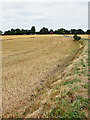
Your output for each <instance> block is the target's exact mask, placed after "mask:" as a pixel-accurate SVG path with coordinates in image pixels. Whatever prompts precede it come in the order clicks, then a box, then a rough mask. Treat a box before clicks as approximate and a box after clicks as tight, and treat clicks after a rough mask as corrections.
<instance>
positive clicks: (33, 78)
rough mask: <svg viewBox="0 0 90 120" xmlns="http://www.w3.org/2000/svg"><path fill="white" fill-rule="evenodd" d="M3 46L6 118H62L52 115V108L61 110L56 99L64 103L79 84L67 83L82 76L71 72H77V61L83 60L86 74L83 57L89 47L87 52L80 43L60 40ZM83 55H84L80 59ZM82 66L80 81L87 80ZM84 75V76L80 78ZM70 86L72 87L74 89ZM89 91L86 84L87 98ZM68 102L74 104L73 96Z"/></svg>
mask: <svg viewBox="0 0 90 120" xmlns="http://www.w3.org/2000/svg"><path fill="white" fill-rule="evenodd" d="M21 40H22V42H21ZM81 43H82V42H81ZM81 43H80V44H81ZM2 44H3V66H2V67H3V117H6V118H8V117H17V118H19V117H20V118H21V117H26V118H28V117H46V118H47V117H57V116H59V115H56V113H54V112H53V114H51V113H52V107H55V108H54V109H55V110H57V109H58V108H57V106H55V105H56V103H58V102H57V100H56V101H55V100H54V99H58V98H59V97H61V98H62V100H63V98H64V97H63V94H64V96H66V95H65V94H66V93H67V92H66V91H67V90H68V92H69V91H72V90H71V89H73V87H75V86H74V85H76V83H78V82H80V80H77V79H76V78H75V80H74V82H75V83H74V82H70V83H69V82H67V81H71V80H72V81H73V79H74V77H75V75H76V76H77V75H78V73H79V72H78V73H77V74H76V73H74V72H71V71H73V69H74V68H75V67H76V68H77V66H78V64H77V61H78V63H79V62H80V60H81V62H82V66H83V67H84V69H85V71H86V70H87V67H86V66H87V64H86V62H85V63H83V62H84V61H86V58H85V60H84V61H83V60H82V59H84V58H82V56H85V55H86V54H85V51H86V50H85V48H86V45H85V47H84V48H82V46H83V45H80V47H79V46H78V45H79V43H77V42H74V41H72V39H68V38H64V37H60V36H47V37H45V38H44V36H43V37H37V38H36V37H34V38H27V39H26V38H24V39H23V38H21V39H20V38H16V39H15V38H14V39H12V40H9V39H7V40H3V42H2ZM82 44H83V43H82ZM82 50H84V52H82ZM80 52H81V53H82V54H80V55H79V53H80ZM83 54H84V55H83ZM80 56H81V57H80ZM86 56H87V55H86ZM77 57H78V58H77ZM75 60H76V61H75ZM71 63H72V64H71ZM76 64H77V66H76ZM84 64H85V65H84ZM80 65H81V64H80ZM82 66H80V68H78V69H76V70H75V71H78V70H80V73H79V78H78V79H82V78H83V77H84V76H83V75H84V74H83V72H82V69H83V68H82ZM84 69H83V70H84ZM81 73H82V75H80V74H81ZM73 74H74V75H73ZM85 74H86V73H85ZM84 78H85V79H84V80H83V82H81V84H79V85H81V87H82V88H83V86H84V82H87V76H85V77H84ZM64 82H66V83H64ZM63 83H64V84H63ZM82 83H83V84H82ZM67 84H69V85H70V84H71V86H72V87H71V86H70V87H69V86H68V85H67ZM85 84H86V83H85ZM64 88H65V90H64ZM76 88H77V89H78V88H79V87H78V86H77V85H76V87H75V90H76ZM86 88H87V84H86V85H85V90H84V92H85V93H86V98H87V89H86ZM83 89H84V88H83ZM64 91H65V92H64ZM63 92H64V93H63ZM70 94H73V93H70ZM81 94H83V92H81V93H80V95H81ZM84 97H85V96H84ZM68 99H69V98H68ZM69 100H71V101H73V100H72V95H71V97H70V99H69ZM59 108H60V106H59ZM55 110H53V111H55ZM61 111H62V110H61ZM86 113H87V112H86V111H85V114H86Z"/></svg>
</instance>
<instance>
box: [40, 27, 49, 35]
mask: <svg viewBox="0 0 90 120" xmlns="http://www.w3.org/2000/svg"><path fill="white" fill-rule="evenodd" d="M39 33H40V34H48V33H49V30H48V28H45V27H43V28H42V29H41V30H40V31H39Z"/></svg>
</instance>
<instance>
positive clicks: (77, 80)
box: [63, 78, 81, 85]
mask: <svg viewBox="0 0 90 120" xmlns="http://www.w3.org/2000/svg"><path fill="white" fill-rule="evenodd" d="M77 82H81V80H79V79H77V78H75V79H73V80H71V81H66V82H64V83H63V85H69V84H73V83H77Z"/></svg>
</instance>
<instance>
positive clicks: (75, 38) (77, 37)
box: [73, 34, 81, 41]
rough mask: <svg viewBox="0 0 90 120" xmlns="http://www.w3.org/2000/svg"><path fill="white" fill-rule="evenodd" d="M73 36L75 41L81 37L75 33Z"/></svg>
mask: <svg viewBox="0 0 90 120" xmlns="http://www.w3.org/2000/svg"><path fill="white" fill-rule="evenodd" d="M73 38H74V40H77V41H78V40H80V39H81V37H79V36H77V34H75V35H74V36H73Z"/></svg>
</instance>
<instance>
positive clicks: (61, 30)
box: [0, 26, 90, 35]
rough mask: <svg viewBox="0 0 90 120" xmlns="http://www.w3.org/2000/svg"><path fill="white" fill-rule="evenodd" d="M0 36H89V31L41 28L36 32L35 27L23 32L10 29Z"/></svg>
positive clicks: (0, 32) (22, 30)
mask: <svg viewBox="0 0 90 120" xmlns="http://www.w3.org/2000/svg"><path fill="white" fill-rule="evenodd" d="M0 34H3V35H30V34H31V35H33V34H90V30H87V31H84V30H82V29H71V30H66V29H64V28H60V29H58V30H53V29H50V30H49V29H48V28H46V27H43V28H42V29H41V30H40V31H38V32H37V31H36V28H35V26H32V27H31V29H30V30H24V29H19V28H17V29H11V30H8V31H5V32H4V33H3V32H2V31H1V30H0Z"/></svg>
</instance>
